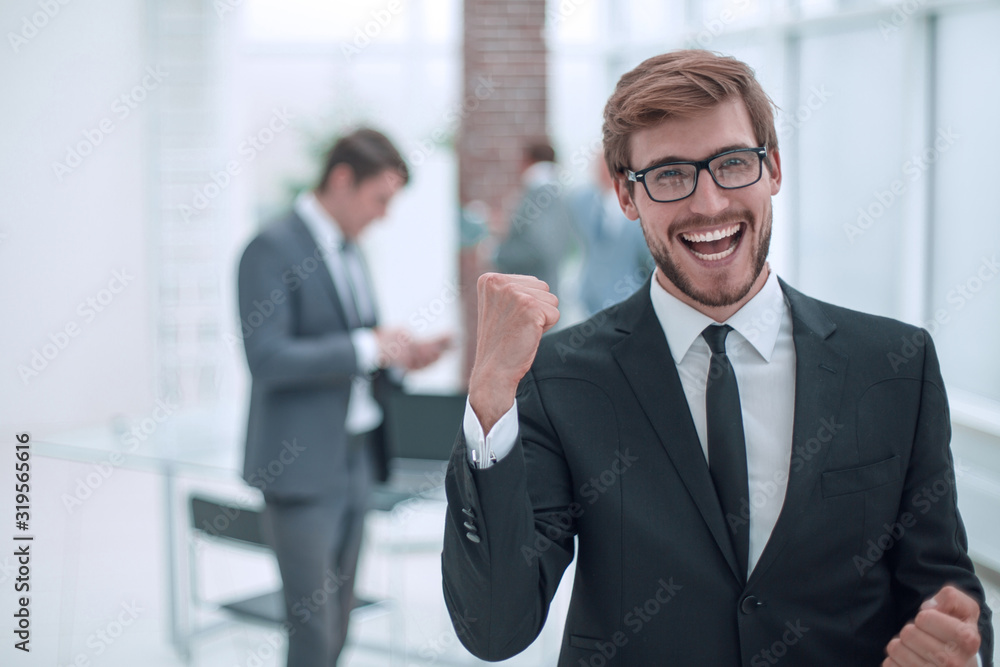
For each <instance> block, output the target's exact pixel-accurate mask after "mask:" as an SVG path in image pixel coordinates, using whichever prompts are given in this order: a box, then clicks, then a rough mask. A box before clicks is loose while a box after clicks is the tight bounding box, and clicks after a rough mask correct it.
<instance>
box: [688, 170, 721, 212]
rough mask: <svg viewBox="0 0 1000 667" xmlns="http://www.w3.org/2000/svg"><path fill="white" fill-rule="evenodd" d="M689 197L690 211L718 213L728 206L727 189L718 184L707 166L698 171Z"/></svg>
mask: <svg viewBox="0 0 1000 667" xmlns="http://www.w3.org/2000/svg"><path fill="white" fill-rule="evenodd" d="M690 199H691V201H690V203H689V204H688V206H690V208H691V211H692V212H694V213H700V214H702V215H706V216H713V215H718V214H719V213H721V212H722V211H724V210H726V208H727V207H728V206H729V194H728V191H727V190H726V189H724V188H720V187H719V186H718V184H717V183H716V182H715V179H714V178H712V174H711V172H709V171H708V168H707V167H704V168H702V169H700V170H699V171H698V183H697V184H696V185H695V188H694V192H693V193H691V198H690Z"/></svg>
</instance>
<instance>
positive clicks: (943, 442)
mask: <svg viewBox="0 0 1000 667" xmlns="http://www.w3.org/2000/svg"><path fill="white" fill-rule="evenodd" d="M923 335H924V337H925V340H926V343H927V344H926V347H925V352H924V360H923V361H924V366H923V388H922V391H921V398H920V412H919V417H918V420H917V426H916V431H915V434H914V443H913V448H912V450H911V457H910V462H909V467H908V468H907V472H906V479H905V486H904V489H903V496H902V499H903V500H902V503H901V506H900V510H899V516H900V517H903V516H904V514H906V513H908V514H909V516H910V517H912V519H913V521H912V523H913V525H912V527H911V528H909V529H908V531H907V534H906V537H905V538H904V539H902V540H901V541H900V543H899V547H900V548H898V549H893V550H891V551H890V552H889V553H890V554H891V556H892V557H893V558H894V559H895V562H894V567H893V579H894V588H896V590H897V595H896V597H897V599H899V600H900V611H901V612H902V618H901V620H900V629H902V624H904V623H906V622H908V621H909V620H911V619H912V618H913V617H914V616H916V614H917V611H919V608H920V604H921V603H922V602H923V601H924V600H925V599H927V598H929V597H931V596H933V595H934V594H935V593H936V592H937V591H938V590H939V589H940V588H941V587H942V586H944V585H945V584H949V583H950V584H953V585H955V586H957V587H958V588H960V589H962V590H964V591H965V592H967V593H968V594H970V595H972V596H973V597H974V598H976V600H977V602H978V603H979V607H980V615H979V634H980V637H981V638H982V645H981V648H980V656H981V658H982V664H983V665H984V666H985V667H990V666H991V665H993V629H992V625H991V618H992V613H991V611H990V609H989V607H987V606H986V602H985V595H984V592H983V588H982V585H981V584H980V582H979V580H978V579H977V578H976V576H975V574H974V573H973V566H972V561H971V560H970V558H969V556H968V553H967V552H968V546H969V545H968V540H967V537H966V533H965V526H964V525H963V523H962V518H961V516H960V515H959V512H958V495H957V489H956V477H955V467H954V461H953V459H952V455H951V448H950V447H949V442H950V440H951V420H950V416H949V411H948V399H947V397H946V396H945V392H944V383H943V381H942V379H941V371H940V368H939V365H938V359H937V353H936V352H935V350H934V344H933V343H932V342H931V338H930V335H929V334H928V333H927V332H926V331H924V332H923ZM906 523H907V524H908V523H910V522H909V521H907V522H906ZM904 525H905V524H904Z"/></svg>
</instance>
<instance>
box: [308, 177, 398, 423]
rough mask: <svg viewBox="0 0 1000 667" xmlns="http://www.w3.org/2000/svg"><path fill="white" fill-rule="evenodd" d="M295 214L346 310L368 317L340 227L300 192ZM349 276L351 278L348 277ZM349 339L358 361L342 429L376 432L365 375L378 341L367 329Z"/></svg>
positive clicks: (377, 412)
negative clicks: (344, 250)
mask: <svg viewBox="0 0 1000 667" xmlns="http://www.w3.org/2000/svg"><path fill="white" fill-rule="evenodd" d="M295 212H296V213H298V214H299V217H300V218H302V221H303V222H304V223H305V225H306V228H308V229H309V233H310V234H311V235H312V237H313V240H314V241H316V246H317V247H318V248H319V250H320V252H322V253H323V261H324V262H325V263H326V267H327V270H328V271H329V272H330V278H331V279H332V280H333V285H334V287H336V288H337V295H338V296H339V297H340V302H341V303H342V304H344V308H345V310H353V309H354V305H356V311H360V312H358V314H359V316H361V317H365V315H366V313H365V310H366V309H369V310H370V311H371V312H369V313H367V314H368V315H371V314H372V313H373V304H372V302H371V299H372V295H371V294H355V290H354V289H352V287H351V285H355V286H356V287H360V286H361V285H363V284H364V282H362V281H363V280H364V278H363V276H359V275H358V273H359V269H358V267H348V266H346V265H345V262H344V259H343V255H341V247H342V245H343V243H344V234H343V232H341V230H340V225H338V224H337V222H336V220H334V219H333V218H332V217H330V214H329V213H327V211H326V209H325V208H323V206H322V205H321V204H320V203H319V201H318V200H317V199H316V195H315V194H313V193H312V192H303V193H302V194H300V195H299V196H298V198H296V200H295ZM349 272H350V275H351V276H353V278H352V277H349ZM358 291H359V292H360V291H361V290H360V289H358ZM350 335H351V342H352V343H353V345H354V355H355V356H356V357H357V361H358V374H357V375H355V376H354V379H353V381H352V384H351V397H350V402H349V403H348V405H347V421H346V422H345V424H344V428H345V429H346V430H347V432H348V433H350V434H359V433H367V432H368V431H371V430H373V429H375V428H378V426H379V424H381V423H382V417H383V415H382V408H381V407H380V406H379V404H378V403H377V402H376V401H375V398H374V396H372V386H371V381H370V380H369V379H368V375H369V374H370V373H372V372H374V371H375V369H376V368H377V367H378V363H377V362H378V341H377V340H376V338H375V332H374V331H372V330H371V329H368V328H357V329H352V330H351V333H350Z"/></svg>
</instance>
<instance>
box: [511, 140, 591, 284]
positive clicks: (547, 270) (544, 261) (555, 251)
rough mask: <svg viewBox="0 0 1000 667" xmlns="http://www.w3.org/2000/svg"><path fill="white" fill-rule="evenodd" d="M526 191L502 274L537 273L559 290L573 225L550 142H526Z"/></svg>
mask: <svg viewBox="0 0 1000 667" xmlns="http://www.w3.org/2000/svg"><path fill="white" fill-rule="evenodd" d="M521 165H522V172H521V193H520V198H519V202H518V204H517V207H516V208H515V209H514V213H513V215H512V216H511V217H510V220H509V224H508V226H507V230H506V234H505V236H504V237H503V239H502V240H501V241H500V243H499V245H498V246H497V249H496V253H495V255H494V257H493V264H494V266H496V270H497V271H499V272H500V273H516V274H521V275H528V276H534V277H536V278H538V279H539V280H541V281H543V282H545V283H546V284H547V285H548V286H549V289H550V290H552V292H553V294H556V295H558V294H559V272H560V270H561V269H562V264H563V260H564V259H565V258H566V255H567V254H568V252H569V249H570V243H571V240H572V229H571V226H570V221H569V211H568V209H567V205H566V193H565V187H564V185H563V183H562V182H560V172H559V167H558V165H557V164H556V152H555V149H553V148H552V145H551V144H550V143H549V142H548V141H538V142H533V143H529V144H527V145H526V146H525V147H524V153H523V157H522V162H521Z"/></svg>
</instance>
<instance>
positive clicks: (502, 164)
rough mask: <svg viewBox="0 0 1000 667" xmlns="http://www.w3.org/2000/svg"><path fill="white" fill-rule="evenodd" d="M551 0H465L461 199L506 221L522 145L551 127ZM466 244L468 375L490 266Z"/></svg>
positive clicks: (462, 273)
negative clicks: (480, 282)
mask: <svg viewBox="0 0 1000 667" xmlns="http://www.w3.org/2000/svg"><path fill="white" fill-rule="evenodd" d="M544 28H545V2H540V1H539V0H465V17H464V31H463V32H464V46H463V63H464V68H463V88H464V90H463V99H464V100H467V101H473V100H475V101H476V102H478V104H475V102H473V104H475V110H474V112H472V113H469V114H466V115H465V117H464V118H463V121H462V126H461V130H460V132H459V136H458V165H459V170H460V172H459V186H458V187H459V199H460V201H461V205H462V206H465V205H466V204H468V203H469V202H471V201H476V200H479V201H482V202H484V203H486V204H487V205H488V206H489V207H490V209H491V210H492V211H493V212H494V215H495V216H496V217H497V218H498V219H499V220H501V221H503V223H504V224H505V223H506V213H507V211H505V210H504V204H505V198H506V197H507V196H508V195H509V194H510V193H511V192H512V191H514V190H516V189H517V187H518V185H519V180H520V166H521V152H522V148H523V146H524V144H525V143H526V142H527V141H529V140H532V139H538V138H541V137H545V136H546V135H547V132H546V98H547V91H546V84H547V78H546V49H545V39H544ZM481 255H482V253H480V252H477V249H476V248H466V249H463V250H462V253H461V257H460V260H459V278H460V282H461V289H462V305H463V311H464V312H463V321H464V325H465V332H466V346H465V364H464V366H465V368H464V373H463V378H468V371H469V370H470V369H471V366H472V359H473V356H474V353H475V342H476V280H477V279H478V278H479V276H480V275H481V274H482V273H483V272H484V271H486V270H488V269H489V268H490V267H488V266H487V265H486V261H487V258H484V257H482V256H481Z"/></svg>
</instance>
